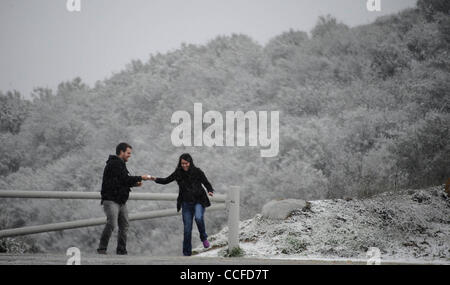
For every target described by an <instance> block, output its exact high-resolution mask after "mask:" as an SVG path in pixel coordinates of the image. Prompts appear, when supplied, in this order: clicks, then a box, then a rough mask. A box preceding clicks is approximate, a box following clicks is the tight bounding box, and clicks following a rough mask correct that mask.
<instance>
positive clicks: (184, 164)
mask: <svg viewBox="0 0 450 285" xmlns="http://www.w3.org/2000/svg"><path fill="white" fill-rule="evenodd" d="M150 179H151V180H154V181H155V182H156V183H159V184H168V183H170V182H172V181H174V180H176V181H177V183H178V187H179V192H178V198H177V211H180V208H181V209H182V212H181V213H182V216H183V224H184V239H183V255H184V256H190V255H191V254H192V243H191V237H192V219H193V218H195V223H196V224H197V228H198V231H199V233H200V240H201V241H202V243H203V246H204V247H205V248H208V247H209V242H208V239H207V238H208V235H207V234H206V229H205V221H204V219H203V215H204V213H205V208H206V207H209V206H210V205H211V203H210V202H209V199H208V196H207V195H206V192H205V190H204V188H203V187H202V184H203V185H204V186H205V187H206V189H207V190H208V194H209V196H212V195H213V192H214V189H213V188H212V186H211V184H210V183H209V181H208V179H206V176H205V173H203V171H202V170H201V169H200V168H198V167H196V166H195V165H194V162H193V160H192V157H191V155H190V154H189V153H183V154H182V155H181V156H180V158H179V160H178V165H177V168H176V169H175V171H174V172H173V173H172V174H170V175H169V176H168V177H166V178H157V177H151V178H150Z"/></svg>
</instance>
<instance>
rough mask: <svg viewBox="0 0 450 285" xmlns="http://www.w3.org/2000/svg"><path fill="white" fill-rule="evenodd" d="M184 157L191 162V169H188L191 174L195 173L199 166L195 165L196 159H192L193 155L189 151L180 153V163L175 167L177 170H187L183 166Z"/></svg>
mask: <svg viewBox="0 0 450 285" xmlns="http://www.w3.org/2000/svg"><path fill="white" fill-rule="evenodd" d="M182 159H183V160H186V161H187V162H189V169H188V171H187V172H188V174H189V175H190V174H192V173H194V172H195V170H197V166H195V164H194V160H193V159H192V156H191V155H190V154H189V153H183V154H182V155H180V158H179V159H178V165H177V168H176V169H175V171H176V172H178V173H183V172H186V171H184V170H183V168H182V167H181V160H182Z"/></svg>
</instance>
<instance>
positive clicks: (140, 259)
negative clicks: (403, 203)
mask: <svg viewBox="0 0 450 285" xmlns="http://www.w3.org/2000/svg"><path fill="white" fill-rule="evenodd" d="M68 258H69V257H68V256H66V255H63V254H20V255H17V254H6V253H2V254H0V264H1V265H8V264H9V265H16V264H18V265H46V264H51V265H65V264H66V262H67V260H68ZM81 264H85V265H94V264H104V265H133V264H138V265H202V264H213V265H302V264H303V265H304V264H365V262H361V261H360V262H357V261H345V260H344V261H343V260H336V261H329V260H287V259H258V258H220V257H196V256H192V257H180V256H136V255H133V256H130V255H128V256H118V255H96V254H87V255H86V254H81ZM382 264H401V263H393V262H382ZM408 264H411V263H408Z"/></svg>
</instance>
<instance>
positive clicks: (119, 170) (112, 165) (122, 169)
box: [97, 142, 150, 255]
mask: <svg viewBox="0 0 450 285" xmlns="http://www.w3.org/2000/svg"><path fill="white" fill-rule="evenodd" d="M131 150H132V147H131V146H130V145H129V144H127V143H124V142H123V143H120V144H118V145H117V147H116V155H110V156H109V158H108V161H106V166H105V170H104V171H103V182H102V191H101V195H102V202H101V204H102V205H103V210H104V211H105V214H106V225H105V228H104V229H103V233H102V236H101V238H100V245H99V247H98V249H97V252H98V253H99V254H106V249H107V247H108V242H109V239H110V238H111V234H112V232H113V231H114V229H115V228H117V226H118V227H119V233H118V238H117V250H116V253H117V254H121V255H125V254H127V248H126V243H127V231H128V210H127V205H126V202H127V200H128V197H129V192H130V191H131V190H130V187H139V186H141V185H142V180H149V179H150V176H147V175H143V176H130V174H129V172H128V169H127V167H126V165H125V163H126V162H127V161H128V159H129V158H130V156H131Z"/></svg>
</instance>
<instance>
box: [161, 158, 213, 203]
mask: <svg viewBox="0 0 450 285" xmlns="http://www.w3.org/2000/svg"><path fill="white" fill-rule="evenodd" d="M174 180H176V181H177V184H178V198H177V211H180V209H181V203H182V202H195V203H200V204H201V205H202V206H203V207H205V208H206V207H209V206H211V202H210V201H209V199H208V195H207V194H206V192H205V189H204V188H203V187H202V184H203V185H204V186H205V187H206V189H207V190H208V192H214V189H213V188H212V186H211V183H209V181H208V179H207V178H206V176H205V173H204V172H203V171H202V170H201V169H200V168H198V167H190V168H189V170H188V171H184V170H182V169H176V170H175V171H174V172H173V173H172V174H170V175H169V176H168V177H166V178H159V177H158V178H156V180H155V182H156V183H159V184H168V183H170V182H172V181H174Z"/></svg>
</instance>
